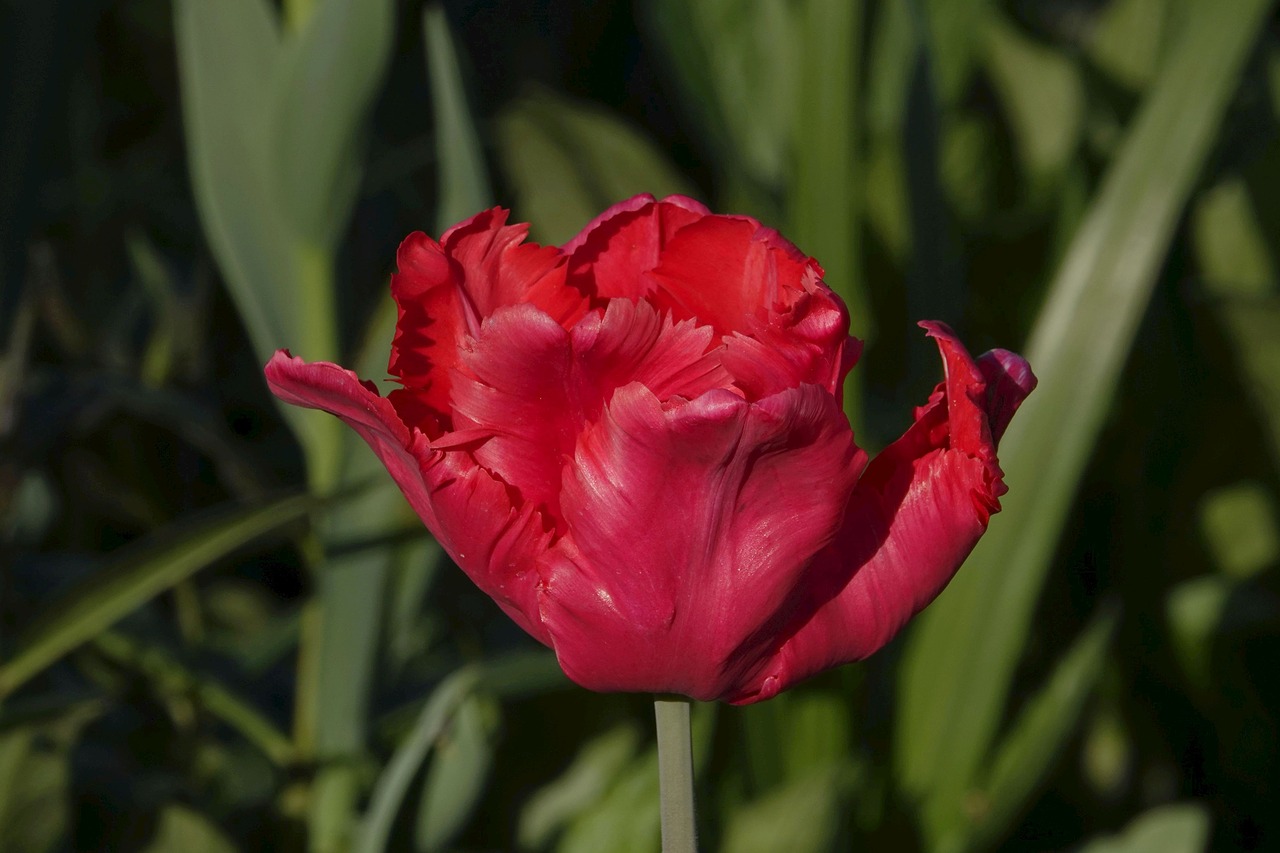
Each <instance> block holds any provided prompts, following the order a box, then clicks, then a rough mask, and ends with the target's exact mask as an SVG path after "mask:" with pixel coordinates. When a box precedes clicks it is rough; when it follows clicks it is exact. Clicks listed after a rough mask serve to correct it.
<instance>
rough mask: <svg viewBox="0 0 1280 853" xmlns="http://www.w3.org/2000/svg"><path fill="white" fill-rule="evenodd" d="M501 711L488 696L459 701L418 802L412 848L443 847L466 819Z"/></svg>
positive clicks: (480, 787)
mask: <svg viewBox="0 0 1280 853" xmlns="http://www.w3.org/2000/svg"><path fill="white" fill-rule="evenodd" d="M500 716H501V711H500V709H499V707H498V704H497V703H496V702H494V701H493V700H492V699H491V698H488V697H486V696H482V695H477V694H472V695H470V696H468V697H467V698H466V699H464V700H463V702H462V704H461V705H460V706H459V707H458V711H457V713H456V714H454V716H453V719H452V720H450V721H449V725H448V728H447V729H446V731H445V732H444V733H443V734H442V736H441V737H440V744H439V746H438V747H437V748H436V757H435V760H433V761H432V762H431V766H430V767H428V768H427V777H426V779H425V780H424V782H423V786H422V800H421V802H420V803H419V805H418V815H417V825H416V829H415V832H414V849H415V850H417V851H419V853H425V852H426V851H436V850H444V849H447V847H448V845H449V842H451V841H452V840H453V838H454V837H455V836H456V835H457V834H458V833H459V832H461V831H462V829H463V828H464V827H465V826H466V824H467V821H468V820H470V818H471V814H472V812H474V811H475V807H476V804H477V803H478V802H479V801H480V797H481V795H482V794H483V793H484V788H485V783H486V782H487V781H488V779H489V768H490V767H491V766H492V764H493V751H494V748H495V743H496V739H497V734H498V722H499V719H500Z"/></svg>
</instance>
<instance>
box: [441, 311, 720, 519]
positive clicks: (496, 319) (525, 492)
mask: <svg viewBox="0 0 1280 853" xmlns="http://www.w3.org/2000/svg"><path fill="white" fill-rule="evenodd" d="M711 335H712V333H711V330H710V329H709V328H706V327H699V326H696V325H695V324H694V323H692V322H683V323H672V321H671V319H670V318H669V317H668V318H662V317H659V316H658V314H657V312H656V311H654V309H653V307H652V306H651V305H649V304H647V303H644V302H640V303H635V302H632V301H631V300H628V299H615V300H611V301H610V302H609V305H608V306H607V308H606V309H605V310H604V311H594V312H592V313H591V314H588V315H587V316H586V317H584V318H583V319H582V320H581V321H579V323H578V324H577V325H576V326H574V328H573V330H572V332H571V333H569V332H566V331H565V330H564V329H562V328H561V327H560V325H559V324H558V323H556V322H555V321H554V320H553V319H552V318H550V317H549V316H547V315H546V314H545V313H543V312H542V311H540V310H538V309H537V308H535V307H534V306H532V305H515V306H509V307H506V308H502V309H499V310H498V311H496V312H494V314H493V316H491V317H489V318H488V319H486V320H485V321H484V324H483V326H482V328H481V331H480V334H479V336H478V337H476V338H474V339H468V340H467V341H466V342H465V343H464V344H463V348H462V364H461V369H460V370H458V371H457V372H455V374H454V377H453V395H452V396H453V399H452V402H453V410H454V426H455V428H456V429H457V430H458V433H459V434H461V437H460V438H458V439H455V437H454V435H453V434H451V435H446V436H444V437H442V439H441V440H440V442H438V443H437V446H439V444H440V443H450V444H452V443H455V441H458V440H460V441H462V442H475V441H476V439H477V438H482V439H483V440H481V441H479V442H477V443H476V444H475V445H474V452H475V456H476V459H477V460H478V461H479V462H480V464H481V465H483V466H485V467H486V468H489V469H490V470H492V471H494V472H495V473H497V474H498V475H499V476H500V477H502V478H503V480H504V481H506V482H507V483H509V484H511V485H512V486H514V487H515V488H516V489H517V490H519V492H520V494H521V496H522V497H523V498H524V499H525V500H527V501H530V502H532V503H534V504H541V505H544V506H546V507H547V509H548V511H549V513H550V515H551V516H552V517H554V518H559V503H560V498H559V495H560V475H561V470H562V468H563V467H564V464H565V462H566V461H567V460H568V459H570V458H571V457H572V455H573V449H574V444H575V442H576V441H577V436H578V434H579V433H580V432H581V431H582V429H583V428H584V427H585V426H586V425H587V424H588V423H590V422H592V421H594V420H596V419H597V418H598V417H599V415H600V410H601V408H602V407H603V406H604V404H605V402H606V401H607V400H608V399H609V398H610V397H611V396H612V394H613V392H614V390H615V389H616V388H618V387H619V386H622V385H626V384H628V383H631V382H636V381H639V382H643V383H644V384H645V385H646V386H647V387H648V388H649V389H650V390H651V391H652V392H653V393H655V394H657V395H658V399H659V400H666V399H669V398H670V397H675V396H680V397H694V396H697V395H699V394H701V393H702V392H703V391H706V390H708V389H709V388H718V387H723V386H725V385H727V384H728V383H729V376H728V374H727V373H725V372H724V369H723V368H722V367H721V366H720V363H719V359H718V354H717V353H711V354H708V353H707V348H708V346H709V345H710V343H711Z"/></svg>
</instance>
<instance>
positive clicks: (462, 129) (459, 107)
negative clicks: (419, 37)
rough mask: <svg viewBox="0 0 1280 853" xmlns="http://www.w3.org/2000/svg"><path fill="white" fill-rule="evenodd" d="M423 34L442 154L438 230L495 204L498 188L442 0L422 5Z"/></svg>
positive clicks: (437, 140)
mask: <svg viewBox="0 0 1280 853" xmlns="http://www.w3.org/2000/svg"><path fill="white" fill-rule="evenodd" d="M422 34H423V38H424V40H425V41H426V45H427V76H428V78H429V79H430V83H431V103H432V107H433V109H434V110H435V127H436V157H437V158H438V159H439V161H440V175H439V178H440V198H439V199H438V200H437V202H436V229H437V230H438V231H443V230H444V229H446V228H448V227H449V226H450V225H452V224H453V223H455V222H460V221H461V220H463V219H465V218H466V217H468V216H470V215H471V214H473V213H476V212H478V211H480V210H482V209H483V208H485V207H487V206H488V205H490V204H492V203H493V189H492V187H491V186H490V182H489V170H488V168H487V167H486V166H485V163H484V149H483V148H481V147H480V135H479V134H478V133H477V132H476V127H475V122H474V121H473V120H472V118H471V110H470V109H469V108H468V106H467V92H466V87H465V86H464V85H463V77H462V68H461V67H460V63H459V60H458V51H457V49H456V48H455V47H454V45H453V35H452V34H451V33H450V32H449V22H448V19H447V18H446V17H445V13H444V7H443V6H442V5H440V4H439V3H429V4H427V6H426V8H424V9H423V10H422Z"/></svg>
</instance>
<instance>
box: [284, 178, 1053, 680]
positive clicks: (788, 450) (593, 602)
mask: <svg viewBox="0 0 1280 853" xmlns="http://www.w3.org/2000/svg"><path fill="white" fill-rule="evenodd" d="M506 220H507V211H505V210H502V209H500V208H494V209H493V210H488V211H485V212H483V213H480V214H478V215H476V216H474V217H472V218H471V219H468V220H467V221H465V222H462V223H461V224H459V225H456V226H454V227H453V228H451V229H450V230H449V231H447V232H446V233H445V234H444V236H443V237H442V238H441V240H440V242H439V243H437V242H436V241H435V240H432V239H431V238H430V237H427V236H426V235H424V234H421V233H416V234H412V235H410V236H409V237H408V238H407V239H406V240H405V241H404V242H403V243H402V244H401V246H400V250H399V254H398V256H397V260H398V262H399V272H398V273H396V275H394V276H393V277H392V280H391V291H392V294H393V295H394V297H395V299H396V302H397V303H398V305H399V323H398V326H397V330H396V336H395V341H394V342H393V343H392V347H391V362H390V373H391V374H393V375H394V376H395V377H396V380H397V381H398V382H399V385H400V387H398V388H396V389H395V390H393V391H391V393H390V394H388V395H387V396H386V397H382V396H381V395H380V394H379V392H378V389H377V387H376V386H375V385H374V384H373V383H371V382H365V381H361V380H360V379H359V378H358V377H357V376H356V375H355V374H354V373H352V372H351V371H349V370H345V369H343V368H341V367H338V366H337V365H334V364H327V363H315V364H307V363H306V362H304V361H302V360H301V359H299V358H294V357H292V356H290V355H289V353H288V352H286V351H283V350H282V351H280V352H278V353H276V355H275V357H274V358H272V359H271V362H270V363H269V364H268V365H267V368H266V373H267V378H268V380H269V382H270V384H271V389H272V390H273V391H274V392H275V393H276V394H277V395H278V396H279V397H280V398H281V399H283V400H286V401H287V402H290V403H294V404H297V405H301V406H310V407H312V408H318V409H324V410H325V411H328V412H332V413H333V414H335V415H337V416H338V417H340V418H342V420H344V421H346V422H347V423H348V424H349V425H350V426H351V427H353V428H354V429H355V430H356V431H357V432H359V433H360V435H361V436H362V437H363V438H364V439H365V440H366V441H367V442H368V443H369V445H370V446H371V447H372V448H373V450H374V452H376V453H377V454H378V456H379V457H380V458H381V459H382V461H383V462H384V463H385V464H386V466H387V468H388V470H389V471H390V472H391V475H392V476H393V477H394V478H395V480H396V482H397V483H398V484H399V486H400V488H401V489H402V490H403V491H404V494H405V496H406V497H407V498H408V499H409V502H410V503H411V504H412V505H413V508H414V509H415V510H416V511H417V513H418V514H419V515H420V516H421V517H422V520H423V521H424V522H425V523H426V525H427V527H428V528H430V530H431V532H432V533H433V534H434V535H435V536H436V537H437V538H438V539H439V541H440V543H441V545H443V546H444V548H445V550H446V551H447V552H448V553H449V555H450V556H451V557H452V558H453V559H454V561H455V562H457V564H458V565H459V566H460V567H462V570H463V571H465V572H466V573H467V574H468V575H469V576H470V577H471V579H472V580H473V581H474V582H475V583H476V585H477V586H479V587H480V588H481V589H482V590H484V592H485V593H487V594H488V595H489V596H491V597H492V598H493V599H494V601H496V602H497V603H498V606H500V607H501V608H502V609H503V610H504V611H506V612H507V614H509V615H510V616H511V618H512V619H514V620H515V621H516V622H517V623H518V624H519V625H520V626H521V627H522V628H524V630H526V631H528V632H529V633H530V634H532V635H533V636H534V637H535V638H537V639H538V640H539V641H541V642H543V643H545V644H547V645H549V646H551V647H552V648H553V649H555V652H556V655H557V656H558V658H559V660H560V664H561V666H562V667H563V668H564V671H565V673H567V674H568V676H569V677H570V678H572V679H573V680H574V681H576V682H577V683H579V684H581V685H582V686H584V687H587V688H590V689H593V690H603V691H613V690H625V691H649V692H655V693H675V694H683V695H686V696H690V697H693V698H695V699H701V700H712V699H723V700H727V701H730V702H734V703H748V702H755V701H759V700H761V699H767V698H769V697H771V696H773V695H775V694H776V693H778V691H780V690H784V689H786V688H787V687H790V686H791V685H793V684H795V683H796V682H798V681H800V680H801V679H804V678H807V677H809V676H811V675H813V674H815V673H818V672H820V671H822V670H824V669H827V668H830V667H833V666H836V665H839V664H842V663H846V662H849V661H854V660H859V659H861V658H864V657H866V656H867V655H869V654H871V653H872V652H874V651H875V650H876V649H878V648H880V647H881V646H883V645H884V644H885V643H886V642H888V641H889V639H890V638H891V637H893V635H894V634H895V633H896V632H897V631H898V629H900V628H901V627H902V626H903V624H904V623H905V622H906V621H907V620H908V619H909V618H910V617H911V616H912V615H913V614H915V613H916V612H917V611H919V610H920V609H921V608H922V607H924V606H925V605H926V604H928V603H929V602H930V601H931V600H932V599H933V598H934V597H935V596H936V595H937V594H938V593H939V591H941V589H942V588H943V586H945V585H946V583H947V581H948V580H949V579H950V578H951V576H952V575H953V574H954V573H955V571H956V569H957V568H958V567H959V566H960V563H961V562H962V561H963V560H964V558H965V557H966V556H967V555H968V554H969V552H970V550H971V549H972V548H973V546H974V544H975V543H976V542H977V540H978V537H980V536H981V535H982V533H983V531H984V530H985V529H986V526H987V520H988V518H989V517H990V516H991V514H992V513H994V512H996V511H998V510H999V508H1000V502H999V496H1000V495H1001V494H1003V493H1004V491H1005V486H1004V484H1003V482H1002V481H1001V471H1000V468H999V465H998V464H997V461H996V442H997V441H998V439H999V437H1000V435H1001V433H1002V432H1003V431H1004V428H1005V426H1006V425H1007V424H1008V422H1009V419H1010V418H1011V417H1012V416H1013V413H1014V410H1015V409H1016V408H1017V407H1018V404H1019V403H1020V402H1021V401H1022V399H1023V398H1024V397H1025V396H1026V395H1027V394H1028V393H1029V392H1030V391H1031V389H1032V388H1033V387H1034V385H1035V378H1034V377H1033V376H1032V374H1031V371H1030V369H1029V368H1028V366H1027V364H1026V362H1025V361H1023V360H1022V359H1021V358H1020V357H1018V356H1017V355H1014V354H1013V353H1010V352H1006V351H1003V350H995V351H992V352H990V353H987V354H986V355H984V356H982V357H981V358H979V359H977V360H976V361H975V360H974V359H973V358H971V357H970V356H969V354H968V352H966V351H965V348H964V346H963V345H962V344H961V343H960V341H959V340H957V339H956V337H955V335H954V334H953V333H952V332H951V331H950V330H949V329H948V328H947V327H946V326H944V325H942V324H940V323H922V324H921V325H922V326H923V327H924V328H925V329H926V330H927V333H928V335H929V336H930V337H932V338H934V339H935V340H936V341H937V344H938V346H939V348H940V349H941V351H942V359H943V365H944V367H945V370H946V379H945V381H943V382H942V383H941V384H940V385H939V386H938V388H937V390H936V391H935V392H934V393H933V395H932V396H931V397H930V398H929V400H928V402H927V403H926V404H925V405H924V406H923V407H921V408H919V409H917V410H916V412H915V423H914V424H913V425H912V426H911V427H910V429H908V430H907V432H906V433H905V434H904V435H903V436H902V437H901V438H899V439H898V440H897V441H896V442H894V443H893V444H892V445H890V446H889V447H888V448H887V449H886V450H885V451H884V452H883V453H881V454H880V455H878V456H877V457H876V458H875V459H873V460H871V461H870V463H868V461H867V454H866V453H865V452H863V451H862V450H861V449H859V448H858V446H857V445H856V444H855V443H854V438H853V431H852V430H851V429H850V427H849V423H848V421H847V420H846V418H845V416H844V414H843V412H842V410H841V405H840V388H841V384H842V382H843V380H844V377H845V375H846V374H847V373H848V371H849V370H850V368H852V367H853V364H854V362H855V361H856V359H857V356H858V352H859V350H860V347H861V345H860V343H859V342H858V341H857V340H856V339H854V338H852V337H850V336H849V334H848V329H849V318H848V314H847V312H846V310H845V307H844V304H843V303H842V302H841V301H840V299H839V297H837V296H836V295H835V294H834V293H833V292H832V291H831V290H830V289H828V288H827V286H826V285H825V284H824V283H823V281H822V276H823V271H822V268H821V267H820V266H819V265H818V264H817V262H815V261H814V260H812V259H810V258H808V257H806V256H805V255H804V254H802V253H801V252H800V251H798V250H797V249H796V248H795V247H794V246H793V245H791V244H790V243H789V242H787V241H786V240H785V239H783V238H782V237H781V236H780V235H779V234H778V233H777V232H776V231H773V230H771V229H769V228H765V227H763V226H761V225H760V223H758V222H756V221H755V220H754V219H750V218H748V217H744V216H717V215H712V214H711V213H710V212H709V211H708V210H707V209H706V208H705V207H703V206H702V205H701V204H699V203H698V202H696V201H693V200H691V199H687V198H682V197H679V196H672V197H670V198H667V199H664V200H662V201H655V200H654V199H653V198H652V197H651V196H637V197H636V198H633V199H630V200H629V201H625V202H622V203H621V204H618V205H615V206H614V207H612V208H610V209H609V210H608V211H606V212H605V213H604V214H602V215H601V216H600V217H598V218H597V219H596V220H595V221H594V222H592V223H590V224H589V225H588V226H587V227H586V229H585V230H583V232H582V233H581V234H579V235H578V236H577V237H575V238H574V239H573V240H571V241H570V242H569V243H568V244H566V245H565V246H564V247H563V248H561V249H556V248H553V247H543V246H537V245H534V244H532V243H527V242H525V236H526V233H527V231H528V227H527V226H525V225H507V224H506Z"/></svg>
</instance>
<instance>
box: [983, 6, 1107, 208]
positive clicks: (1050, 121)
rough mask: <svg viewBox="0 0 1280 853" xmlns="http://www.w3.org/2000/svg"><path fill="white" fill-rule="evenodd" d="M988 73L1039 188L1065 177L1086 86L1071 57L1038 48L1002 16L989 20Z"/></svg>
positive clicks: (1076, 135)
mask: <svg viewBox="0 0 1280 853" xmlns="http://www.w3.org/2000/svg"><path fill="white" fill-rule="evenodd" d="M985 34H986V54H985V67H986V69H987V73H988V74H989V76H990V78H991V82H992V84H993V85H994V86H995V89H996V92H997V93H998V94H999V95H1000V98H1001V100H1002V101H1003V104H1004V109H1005V113H1006V115H1007V117H1008V119H1009V124H1010V127H1011V129H1012V131H1013V136H1014V142H1015V144H1016V146H1017V150H1018V153H1019V155H1020V156H1021V158H1022V163H1023V168H1024V169H1025V170H1026V171H1027V173H1028V174H1029V176H1030V177H1031V179H1032V181H1033V182H1041V183H1042V182H1045V181H1048V180H1051V179H1053V178H1055V177H1056V176H1057V175H1058V174H1060V173H1061V172H1062V171H1063V170H1064V169H1065V168H1066V167H1067V164H1068V162H1069V161H1070V159H1071V157H1072V155H1073V154H1074V153H1075V149H1076V145H1077V143H1078V141H1079V139H1080V130H1081V126H1082V124H1083V119H1084V84H1083V82H1082V80H1081V78H1080V73H1079V72H1078V71H1077V70H1076V67H1075V64H1074V63H1073V62H1072V61H1071V59H1070V57H1069V56H1067V55H1065V54H1064V53H1062V52H1061V51H1055V50H1051V49H1050V48H1048V47H1044V46H1042V45H1038V44H1036V43H1035V42H1033V41H1031V39H1029V38H1027V37H1026V36H1024V35H1023V34H1022V33H1020V32H1019V31H1018V30H1017V29H1016V28H1015V27H1013V26H1012V25H1011V24H1009V23H1007V22H1006V21H1004V20H1002V19H1001V18H1000V17H999V16H997V15H991V16H989V18H988V23H987V27H986V32H985Z"/></svg>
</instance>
